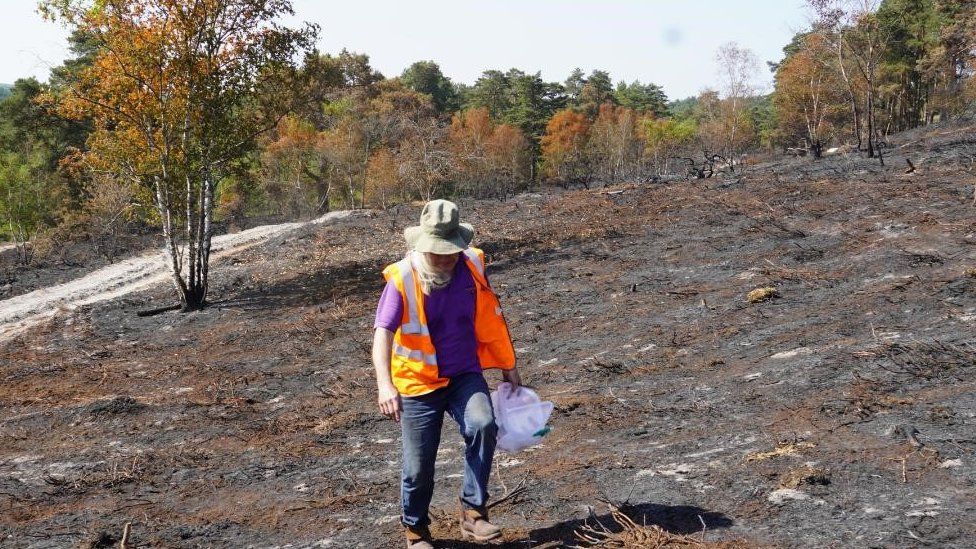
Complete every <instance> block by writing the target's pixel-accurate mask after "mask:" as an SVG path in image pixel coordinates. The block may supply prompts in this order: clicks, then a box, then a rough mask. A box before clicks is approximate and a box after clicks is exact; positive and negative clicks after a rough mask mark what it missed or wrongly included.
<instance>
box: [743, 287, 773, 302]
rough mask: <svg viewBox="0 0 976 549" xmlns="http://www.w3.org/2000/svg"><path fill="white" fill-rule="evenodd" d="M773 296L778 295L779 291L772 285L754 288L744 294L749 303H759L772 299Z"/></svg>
mask: <svg viewBox="0 0 976 549" xmlns="http://www.w3.org/2000/svg"><path fill="white" fill-rule="evenodd" d="M774 297H779V292H778V291H777V290H776V288H773V287H772V286H764V287H762V288H756V289H755V290H753V291H751V292H749V293H748V294H746V299H747V300H749V303H761V302H763V301H767V300H770V299H773V298H774Z"/></svg>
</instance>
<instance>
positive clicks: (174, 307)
mask: <svg viewBox="0 0 976 549" xmlns="http://www.w3.org/2000/svg"><path fill="white" fill-rule="evenodd" d="M182 307H183V306H182V305H180V304H176V305H166V306H165V307H156V308H155V309H149V310H146V311H137V312H136V316H156V315H158V314H162V313H165V312H168V311H178V310H180V309H181V308H182Z"/></svg>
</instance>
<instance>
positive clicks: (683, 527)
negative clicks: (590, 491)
mask: <svg viewBox="0 0 976 549" xmlns="http://www.w3.org/2000/svg"><path fill="white" fill-rule="evenodd" d="M621 510H622V511H623V512H624V513H625V514H626V515H627V516H629V517H630V518H631V519H632V520H633V521H634V522H636V523H637V524H642V525H646V526H651V525H656V526H659V527H661V529H663V530H664V531H666V532H668V533H671V534H680V535H685V534H697V533H699V532H701V531H702V524H704V525H705V527H706V528H705V530H706V532H711V531H713V530H716V529H721V528H728V527H730V526H732V525H733V524H734V523H733V521H732V519H730V518H729V517H727V516H725V515H724V514H722V513H718V512H714V511H708V510H706V509H702V508H701V507H695V506H692V505H660V504H656V503H644V504H639V505H628V506H626V507H623V508H622V509H621ZM586 525H590V526H594V527H597V528H599V525H602V526H603V527H604V528H606V529H607V530H609V531H611V532H620V531H621V530H622V527H621V526H620V525H619V524H617V523H616V522H615V521H614V519H613V517H612V516H611V515H610V514H609V513H607V514H602V515H595V516H591V517H589V518H586V519H574V520H567V521H564V522H560V523H557V524H554V525H552V526H548V527H545V528H539V529H536V530H532V531H530V532H529V533H528V535H527V538H524V539H519V540H509V541H504V542H500V543H491V544H478V543H472V542H465V541H461V540H452V539H440V540H437V543H435V546H436V547H443V548H447V547H450V548H452V549H477V548H484V547H496V548H505V549H516V548H519V549H525V548H526V547H534V548H538V549H542V548H554V547H566V546H570V547H571V546H574V545H575V544H577V543H578V542H579V540H578V538H577V537H576V531H577V530H579V529H580V528H582V527H584V526H586Z"/></svg>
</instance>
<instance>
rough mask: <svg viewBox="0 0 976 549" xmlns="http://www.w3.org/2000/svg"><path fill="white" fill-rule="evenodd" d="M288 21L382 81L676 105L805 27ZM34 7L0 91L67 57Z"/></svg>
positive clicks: (415, 12)
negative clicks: (737, 50)
mask: <svg viewBox="0 0 976 549" xmlns="http://www.w3.org/2000/svg"><path fill="white" fill-rule="evenodd" d="M293 2H294V6H295V12H296V16H295V18H294V19H292V20H290V21H289V22H290V23H293V24H294V23H298V22H300V21H310V22H314V23H317V24H319V25H320V26H321V33H320V37H319V49H320V50H321V51H323V52H333V53H335V52H338V51H339V50H341V49H342V48H346V49H349V50H350V51H355V52H359V53H366V54H368V55H369V56H370V59H371V61H372V65H373V67H374V68H376V69H378V70H379V71H380V72H382V73H383V74H384V75H385V76H396V75H398V74H400V73H401V72H402V71H403V69H404V68H406V67H407V66H409V65H410V64H411V63H413V62H414V61H419V60H433V61H436V62H437V63H438V64H439V65H440V66H441V70H442V71H443V72H444V74H446V75H447V76H448V77H450V78H451V79H452V80H455V81H460V82H465V83H468V84H471V83H474V81H475V80H477V78H478V76H479V75H480V74H481V73H482V71H484V70H486V69H499V70H507V69H509V68H512V67H515V68H518V69H522V70H524V71H526V72H531V73H534V72H536V71H541V72H542V77H543V78H544V79H545V80H548V81H558V82H562V81H564V80H565V79H566V77H567V76H569V73H570V72H571V71H572V70H573V68H575V67H580V68H582V69H583V70H584V71H585V72H586V73H589V72H590V71H591V70H593V69H602V70H606V71H608V72H610V75H611V77H612V78H613V80H614V81H615V82H616V81H619V80H626V81H628V82H630V81H633V80H640V81H641V82H644V83H647V82H653V83H655V84H658V85H660V86H662V87H663V88H664V91H665V93H667V95H668V97H670V98H672V99H680V98H684V97H688V96H692V95H696V94H697V93H698V92H699V91H701V90H702V89H705V88H708V87H713V88H714V87H716V86H717V85H716V72H717V67H716V64H715V52H716V51H717V50H718V48H719V46H721V45H722V44H724V43H726V42H736V43H737V44H739V45H740V46H742V47H745V48H749V49H751V50H752V51H753V52H754V53H755V54H756V56H757V57H758V58H759V60H760V61H761V62H762V63H763V66H762V67H761V68H760V71H759V73H758V79H759V80H758V83H759V84H760V85H765V86H767V87H770V86H771V80H772V79H771V75H770V74H769V71H768V70H767V69H766V68H765V61H777V60H779V59H780V58H781V57H782V48H783V46H784V45H786V44H787V43H788V42H789V40H790V38H791V37H792V36H793V34H794V33H795V32H797V31H799V30H802V29H803V28H804V27H805V26H807V23H808V20H809V18H808V14H807V12H806V10H805V9H804V7H803V5H804V2H803V0H741V1H730V0H684V1H682V0H603V1H595V0H586V1H584V0H480V1H470V0H453V1H448V0H342V1H339V2H334V1H325V0H293ZM36 5H37V3H36V1H35V0H6V1H5V2H4V15H3V17H2V18H0V51H2V52H3V55H0V83H8V84H9V83H13V81H14V80H16V79H17V78H22V77H25V76H34V77H36V78H38V79H40V80H46V79H47V77H48V74H49V72H50V69H51V68H52V67H54V66H57V65H58V64H60V63H61V61H62V60H63V59H64V58H65V57H66V56H67V55H68V52H67V42H66V40H65V37H66V36H67V31H66V30H65V29H64V28H62V27H61V26H59V25H58V24H56V23H51V22H48V21H44V20H42V19H41V18H40V16H39V15H37V13H36Z"/></svg>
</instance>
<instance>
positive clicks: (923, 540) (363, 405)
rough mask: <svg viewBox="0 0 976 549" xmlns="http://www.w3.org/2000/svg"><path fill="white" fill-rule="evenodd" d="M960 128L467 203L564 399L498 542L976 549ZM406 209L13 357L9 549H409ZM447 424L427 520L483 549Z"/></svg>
mask: <svg viewBox="0 0 976 549" xmlns="http://www.w3.org/2000/svg"><path fill="white" fill-rule="evenodd" d="M973 131H974V128H972V127H962V126H953V127H943V128H935V129H929V130H926V131H924V132H922V131H918V132H914V133H911V134H904V135H902V136H900V137H899V139H896V140H893V141H892V148H891V149H889V150H887V151H886V153H887V154H888V156H887V158H886V165H885V166H881V165H879V164H878V162H877V161H876V160H868V159H863V158H859V157H856V156H854V155H849V156H837V157H832V158H825V159H823V160H820V161H816V162H814V161H812V160H808V159H790V160H783V161H778V162H773V163H767V164H762V165H755V166H749V167H746V169H745V170H744V171H742V173H740V174H736V175H735V176H734V177H731V176H726V177H721V178H713V179H707V180H698V181H678V182H670V183H666V184H654V185H621V186H615V187H607V188H601V189H592V190H577V191H569V192H561V193H555V194H526V195H521V196H518V197H516V198H514V199H510V200H507V201H467V202H462V204H461V206H462V212H463V213H464V215H465V217H466V218H467V220H468V221H470V222H471V223H473V224H474V225H475V226H476V228H477V229H478V235H477V236H476V242H475V243H476V244H477V245H479V246H481V247H482V248H484V249H485V250H486V252H487V255H488V258H489V263H490V271H489V272H490V275H491V277H492V283H493V285H494V286H495V289H496V291H497V292H498V293H499V294H500V296H501V298H502V300H503V306H504V307H505V312H506V316H507V318H508V320H509V323H510V325H511V328H512V333H513V336H514V339H515V341H516V347H517V349H518V354H519V359H520V365H521V368H522V369H523V374H522V377H523V379H524V380H525V381H526V382H528V383H529V384H530V385H532V386H534V387H535V388H537V390H538V391H539V392H540V394H541V395H542V396H543V397H544V398H546V399H548V400H551V401H553V402H554V403H555V404H556V411H555V412H554V414H553V418H552V421H551V425H552V427H553V430H552V432H551V433H550V434H549V435H548V436H547V437H546V439H545V444H543V445H542V446H539V447H536V448H535V449H533V450H532V451H526V452H523V453H520V454H518V455H514V456H509V455H505V454H499V455H498V456H497V459H496V470H495V473H494V475H493V478H492V482H493V497H494V498H495V499H496V500H501V499H502V498H504V497H505V496H506V495H508V496H510V497H507V499H504V500H503V501H501V502H500V503H499V504H498V505H496V506H495V507H493V508H492V509H491V514H492V518H493V519H494V520H496V521H497V522H498V523H499V524H501V525H503V526H504V527H506V529H507V530H506V534H505V537H504V539H503V541H502V542H501V543H500V544H499V545H498V546H503V547H512V548H515V547H520V548H521V547H557V546H562V545H564V544H572V543H578V542H580V541H581V540H580V539H579V538H577V534H576V533H575V532H576V531H584V532H586V531H589V532H591V534H590V536H591V538H593V539H595V540H597V541H599V540H600V539H607V536H606V535H604V537H603V538H600V537H599V536H597V537H593V536H594V534H592V532H593V531H594V528H596V531H599V528H598V527H596V526H595V524H596V521H597V520H599V522H600V523H602V524H605V525H606V526H607V528H609V529H611V530H612V529H614V528H615V527H616V528H618V529H619V527H620V526H621V524H623V523H625V522H626V521H625V520H623V519H621V521H614V520H610V519H612V518H613V515H612V513H611V514H608V513H609V512H608V509H607V507H606V506H605V505H603V504H602V503H601V501H610V502H613V503H614V504H615V505H617V506H618V507H619V509H620V510H621V511H622V512H623V513H624V514H625V515H626V516H628V517H630V519H632V520H633V521H634V523H635V524H638V525H645V524H646V525H648V526H649V527H650V525H656V526H658V527H660V529H661V532H660V535H662V536H664V535H667V536H671V535H674V536H677V535H692V536H693V537H694V539H705V540H707V541H711V542H719V541H723V540H724V541H727V542H728V545H727V546H729V547H738V546H770V545H772V546H783V547H793V546H796V547H822V546H845V547H903V546H914V545H933V546H941V547H963V546H971V544H972V541H973V540H974V539H976V520H974V519H976V489H974V482H976V434H974V433H976V430H974V427H973V424H974V420H976V417H974V415H976V337H974V326H976V276H974V275H976V269H974V268H976V216H974V213H976V208H974V207H973V204H972V202H973V185H974V183H976V177H974V175H973V173H972V172H971V171H969V170H970V167H971V165H972V160H973V158H974V155H976V138H974V137H973ZM905 158H910V159H911V160H912V161H913V163H914V164H915V165H916V166H917V170H916V171H915V172H914V173H911V174H905V173H903V172H904V171H905V170H904V166H905V162H904V159H905ZM418 211H419V208H418V207H406V206H403V207H399V208H396V209H393V210H390V211H385V212H363V213H361V214H358V215H352V216H348V217H346V218H342V219H338V220H336V221H335V222H333V223H328V224H320V225H310V226H307V227H304V228H301V229H298V230H296V231H294V232H291V233H288V234H287V235H286V236H274V237H272V238H271V239H270V240H269V241H267V242H265V243H264V244H261V245H257V246H253V247H251V248H248V249H246V250H245V251H243V252H242V253H241V254H239V255H237V256H235V257H233V258H231V259H226V260H223V261H221V262H220V263H218V265H216V266H215V268H214V278H215V280H214V289H213V291H212V296H213V297H212V299H213V303H212V305H211V306H210V307H209V308H207V309H206V310H204V311H202V312H198V313H191V314H180V313H167V314H162V315H157V316H152V317H145V318H144V317H138V316H136V314H135V313H136V311H139V310H143V309H148V308H153V307H158V306H160V305H164V304H168V303H169V302H170V301H171V300H172V299H173V298H172V292H171V290H170V288H167V287H165V286H159V287H157V288H155V289H153V290H150V291H144V292H140V293H134V294H130V295H127V296H125V297H122V298H119V299H116V300H113V301H108V302H103V303H98V304H95V305H92V306H86V307H82V308H80V309H78V310H76V311H73V312H71V313H66V314H62V315H58V316H55V317H54V319H53V320H50V321H49V322H47V323H45V324H43V325H42V326H39V327H36V328H34V329H32V330H31V331H29V332H28V333H24V334H21V335H19V336H17V337H16V338H14V339H12V340H9V341H5V342H3V343H0V410H2V416H0V545H3V546H10V547H65V546H85V547H99V546H109V545H111V544H117V543H118V539H119V538H120V537H121V533H122V531H123V527H124V525H125V524H126V523H131V534H130V538H129V542H130V546H133V545H134V546H140V547H160V546H166V547H198V546H226V547H239V546H248V545H254V546H262V547H265V546H285V545H289V544H290V545H289V546H303V547H327V546H328V547H367V548H372V547H399V546H400V545H401V543H402V541H401V539H400V529H399V524H398V512H399V504H398V501H399V500H398V496H399V484H398V470H399V442H398V440H399V432H398V428H397V426H396V424H394V423H392V422H390V421H387V420H384V419H383V418H382V417H381V416H380V415H379V414H378V412H377V410H376V406H375V385H374V382H373V379H372V374H371V366H370V363H369V344H370V340H371V326H372V316H373V311H374V308H375V305H376V300H377V298H378V296H379V291H380V290H381V288H382V284H383V282H382V278H381V276H380V271H381V269H382V267H383V266H384V265H386V264H387V263H389V262H392V261H395V260H396V259H398V258H399V257H400V256H401V255H402V253H403V244H402V237H401V232H402V229H403V228H404V227H405V226H407V225H411V224H413V222H414V220H415V219H416V218H417V214H418ZM761 288H771V289H773V291H772V292H771V293H768V295H767V292H763V297H762V299H752V298H749V297H747V296H749V295H750V292H753V291H754V290H757V289H761ZM753 295H754V296H758V294H753ZM0 307H2V302H0ZM498 377H499V376H498V375H497V374H496V373H494V372H491V373H489V379H490V381H491V383H492V384H494V383H495V382H496V381H497V378H498ZM447 423H448V425H447V426H446V427H445V429H446V431H445V434H444V437H443V442H442V447H441V452H440V459H439V462H438V471H437V479H438V483H437V490H436V494H435V502H434V505H435V509H434V512H433V515H434V518H435V528H434V531H435V535H436V536H437V537H438V538H439V539H440V540H441V543H442V544H443V546H445V547H466V546H467V545H465V544H464V543H462V542H461V541H460V539H459V532H458V531H457V528H456V525H455V524H454V522H453V520H454V513H455V503H454V502H455V501H456V492H457V490H458V487H459V485H460V478H459V477H460V473H461V468H462V465H461V464H462V459H463V453H462V447H461V445H460V444H461V443H460V437H459V436H457V433H456V432H455V426H453V425H452V424H450V422H447ZM588 517H589V518H588ZM593 517H596V518H595V519H594V518H593ZM618 518H619V517H618ZM645 534H646V533H645ZM642 535H644V534H642ZM648 535H649V534H648ZM639 539H645V538H639ZM646 539H650V538H646ZM675 539H678V538H675ZM677 543H678V542H675V545H674V546H689V547H691V546H694V545H677ZM584 545H585V543H584Z"/></svg>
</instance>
